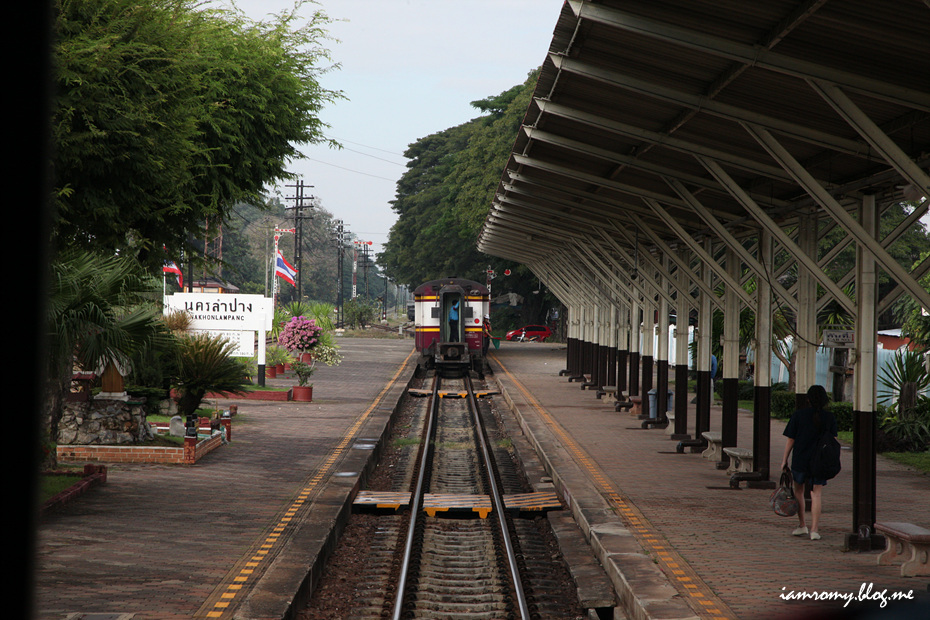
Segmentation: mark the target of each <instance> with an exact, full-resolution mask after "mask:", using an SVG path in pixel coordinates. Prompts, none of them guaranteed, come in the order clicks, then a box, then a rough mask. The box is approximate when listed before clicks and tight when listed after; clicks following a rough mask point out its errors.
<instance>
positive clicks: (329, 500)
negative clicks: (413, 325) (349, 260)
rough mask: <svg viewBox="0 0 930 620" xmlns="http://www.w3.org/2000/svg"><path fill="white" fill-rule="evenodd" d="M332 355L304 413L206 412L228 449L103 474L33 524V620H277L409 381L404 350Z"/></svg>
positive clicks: (388, 344)
mask: <svg viewBox="0 0 930 620" xmlns="http://www.w3.org/2000/svg"><path fill="white" fill-rule="evenodd" d="M340 345H341V347H342V350H341V352H342V354H343V355H344V362H343V363H342V364H341V365H340V366H337V367H332V368H330V367H326V366H322V367H321V368H320V369H319V370H318V371H317V372H316V374H315V375H314V377H313V383H314V401H313V402H312V403H297V402H274V403H268V402H262V401H254V400H252V401H249V400H244V401H239V400H237V401H218V402H219V403H220V405H221V407H222V406H223V405H224V404H226V403H229V402H236V403H237V404H238V405H239V415H238V416H237V417H236V418H235V419H234V422H233V430H232V433H233V435H232V442H230V443H229V444H228V445H226V446H223V447H222V448H220V449H218V450H216V451H214V452H212V453H211V454H209V455H207V456H206V457H205V458H204V459H202V460H201V461H200V462H198V463H197V464H196V465H195V466H190V467H183V466H175V467H172V466H160V465H113V466H110V467H109V469H108V478H107V482H106V484H104V485H101V486H99V487H96V488H95V489H94V490H92V491H91V492H90V493H87V494H85V495H84V496H82V497H81V498H80V499H79V500H78V501H76V502H73V503H72V504H70V505H68V506H66V507H64V508H62V509H60V510H58V511H57V512H55V513H53V514H51V515H49V516H47V517H46V518H44V519H43V520H42V522H41V523H40V524H39V526H38V532H37V543H36V546H37V550H36V553H37V558H36V573H35V579H36V605H35V607H36V609H37V618H38V619H40V620H53V619H54V620H61V619H63V618H68V617H75V618H85V617H86V618H88V619H90V618H98V619H101V620H102V619H103V618H107V619H108V620H112V619H114V618H116V617H117V616H114V615H112V614H119V613H122V614H134V615H127V616H125V617H127V618H128V617H132V618H134V619H135V620H174V619H182V618H183V619H189V618H194V617H197V618H207V617H216V618H225V617H230V616H229V615H228V614H229V613H230V610H232V609H236V610H237V611H236V614H237V615H236V617H240V618H280V617H282V615H283V613H284V611H285V610H286V609H287V607H288V605H289V604H290V602H291V599H292V596H293V594H294V593H295V592H296V591H297V589H298V588H300V587H302V586H303V587H305V586H306V584H303V583H302V580H303V579H304V578H305V577H306V566H308V565H309V564H312V562H313V558H314V549H318V548H319V547H320V546H321V545H323V544H325V541H326V538H327V537H328V536H329V533H330V531H331V530H332V524H333V520H334V519H335V518H336V515H337V514H338V512H339V511H340V510H341V509H342V504H341V502H342V498H343V497H344V496H346V495H347V493H348V489H349V488H351V486H352V485H353V484H355V482H356V481H357V480H358V477H359V471H360V470H361V469H362V468H364V466H365V464H366V463H367V462H368V459H369V457H370V455H371V452H372V451H371V449H370V447H371V446H372V445H373V442H370V441H365V440H366V439H369V438H377V437H380V435H381V432H382V430H383V429H384V426H385V423H386V421H387V419H388V416H389V415H390V413H391V407H392V406H393V403H395V402H396V401H397V399H398V397H399V395H400V391H402V390H403V389H404V387H405V386H406V381H407V379H409V376H410V373H411V372H412V368H411V367H409V366H408V367H407V368H406V369H405V370H404V371H403V372H401V370H402V364H403V363H404V361H405V360H406V359H407V358H408V356H409V354H410V353H411V351H412V349H413V343H412V341H411V340H379V339H346V340H341V341H340ZM411 359H412V358H411ZM414 364H415V362H414ZM395 379H397V381H396V382H394V383H393V384H392V381H394V380H395ZM275 382H279V380H275V379H269V380H268V383H269V384H270V385H271V384H273V383H275ZM291 383H292V384H293V382H291ZM386 386H388V387H391V386H392V387H391V389H390V390H388V389H387V388H386ZM356 448H358V449H356ZM344 474H346V475H344ZM311 502H312V503H314V504H315V505H316V509H315V510H314V511H313V514H311V515H308V511H307V506H309V504H310V503H311ZM72 614H77V615H74V616H72ZM81 614H87V615H86V616H84V615H81ZM90 614H111V615H105V616H103V615H96V616H95V615H90Z"/></svg>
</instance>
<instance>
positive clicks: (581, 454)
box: [490, 355, 736, 620]
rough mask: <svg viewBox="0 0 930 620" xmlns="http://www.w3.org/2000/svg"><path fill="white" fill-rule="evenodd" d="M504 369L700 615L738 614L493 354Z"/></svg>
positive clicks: (723, 618)
mask: <svg viewBox="0 0 930 620" xmlns="http://www.w3.org/2000/svg"><path fill="white" fill-rule="evenodd" d="M490 357H491V358H492V359H493V360H494V361H495V362H496V363H497V364H498V365H499V366H500V367H501V370H503V371H504V374H506V375H507V377H508V378H509V379H510V380H511V381H512V382H513V384H514V385H515V386H516V388H517V389H518V390H519V391H520V393H521V394H523V397H524V398H525V399H526V401H527V402H528V403H529V404H530V406H531V407H533V408H534V409H535V410H536V412H537V413H538V414H539V415H540V416H541V417H542V418H543V420H544V421H545V422H546V424H548V425H549V426H550V428H552V430H553V432H555V434H556V435H558V437H559V438H560V440H561V441H562V444H563V445H564V446H565V447H566V448H567V449H568V450H569V451H570V452H571V453H572V455H573V456H574V458H575V459H576V461H577V462H578V463H579V464H580V465H581V466H582V467H584V469H585V470H587V472H588V475H589V476H590V477H591V479H592V480H594V482H595V483H596V484H597V486H598V487H599V488H600V489H601V491H602V492H603V493H604V495H605V496H606V498H607V500H608V502H609V503H610V504H611V505H612V506H613V507H614V508H615V509H616V511H617V512H618V514H620V516H621V517H622V518H623V520H624V522H625V523H626V524H627V525H628V526H629V528H630V531H631V532H632V533H633V536H634V537H636V539H637V540H638V541H639V543H640V544H641V545H642V546H643V548H644V549H646V550H647V551H649V552H651V553H653V554H654V556H655V559H656V561H657V563H658V564H659V566H660V567H661V569H662V572H663V573H665V574H666V575H667V576H668V577H669V578H670V579H669V581H670V582H671V583H672V585H674V586H675V588H676V589H677V590H678V591H679V593H680V594H682V596H683V597H684V598H685V600H686V601H688V603H689V605H690V607H691V608H692V609H693V610H694V611H695V612H696V613H697V614H698V616H700V617H701V618H709V619H711V620H732V619H734V618H736V614H734V613H733V611H732V610H731V609H730V608H729V607H728V606H727V604H726V603H724V602H723V601H722V600H721V599H720V598H719V597H718V596H717V595H716V594H715V593H714V591H713V590H712V589H711V587H710V586H709V585H707V583H705V582H704V580H703V579H701V578H700V577H699V576H698V574H697V572H696V571H695V570H694V569H693V568H692V567H691V565H690V564H688V563H687V562H686V561H685V560H684V558H682V557H681V556H680V555H679V554H678V552H676V551H675V550H674V549H673V548H672V547H671V545H669V544H668V541H666V540H665V538H664V537H663V536H662V535H661V534H660V533H659V531H658V530H657V529H656V528H655V527H653V526H652V524H651V523H649V521H648V519H646V517H644V516H643V514H642V513H641V512H640V511H639V509H637V508H636V506H634V505H633V504H632V503H631V502H630V501H629V500H628V499H626V498H624V497H623V495H621V494H620V492H619V491H617V489H615V488H614V486H613V483H611V481H610V480H609V479H608V478H607V476H606V475H605V474H604V473H603V471H601V469H600V468H599V467H598V466H597V465H596V464H595V462H594V460H593V459H592V458H591V457H590V456H588V454H587V453H586V452H585V451H584V450H583V449H582V448H581V446H579V445H578V443H577V442H576V441H575V440H574V438H573V437H572V436H571V435H569V434H568V432H567V431H566V430H565V429H564V428H562V426H561V425H560V424H559V423H558V422H557V421H556V420H555V418H553V417H552V415H551V414H550V413H549V412H548V411H546V409H545V408H544V407H543V406H542V405H541V404H540V403H539V401H538V400H536V398H535V397H533V395H532V394H531V393H530V392H529V390H527V389H526V388H525V387H524V386H523V384H522V383H520V381H518V380H517V378H516V377H515V376H514V375H513V373H511V372H510V371H509V370H508V369H507V367H506V366H505V365H504V364H502V363H501V361H500V359H498V357H497V356H496V355H494V356H490Z"/></svg>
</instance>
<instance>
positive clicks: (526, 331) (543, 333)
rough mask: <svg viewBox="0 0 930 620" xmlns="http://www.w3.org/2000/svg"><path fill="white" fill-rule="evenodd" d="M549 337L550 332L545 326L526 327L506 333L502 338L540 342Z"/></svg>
mask: <svg viewBox="0 0 930 620" xmlns="http://www.w3.org/2000/svg"><path fill="white" fill-rule="evenodd" d="M550 336H552V330H551V329H549V328H548V327H546V326H545V325H527V326H525V327H521V328H519V329H514V330H511V331H509V332H507V335H506V336H504V338H506V339H507V340H535V341H538V342H542V341H544V340H545V339H546V338H549V337H550Z"/></svg>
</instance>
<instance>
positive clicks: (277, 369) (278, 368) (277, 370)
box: [274, 363, 284, 375]
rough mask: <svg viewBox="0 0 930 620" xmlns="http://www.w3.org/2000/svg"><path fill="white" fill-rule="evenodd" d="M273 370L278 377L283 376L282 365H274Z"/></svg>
mask: <svg viewBox="0 0 930 620" xmlns="http://www.w3.org/2000/svg"><path fill="white" fill-rule="evenodd" d="M274 369H275V372H277V373H278V374H279V375H283V374H284V364H283V363H281V364H277V365H275V367H274Z"/></svg>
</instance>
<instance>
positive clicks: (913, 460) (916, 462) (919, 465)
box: [882, 451, 930, 474]
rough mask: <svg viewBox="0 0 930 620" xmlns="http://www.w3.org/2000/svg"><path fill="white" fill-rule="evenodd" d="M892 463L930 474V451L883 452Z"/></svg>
mask: <svg viewBox="0 0 930 620" xmlns="http://www.w3.org/2000/svg"><path fill="white" fill-rule="evenodd" d="M882 456H887V457H888V458H890V459H891V460H892V461H895V462H897V463H901V464H903V465H908V466H909V467H913V468H915V469H917V470H919V471H922V472H923V473H925V474H930V451H927V452H883V453H882Z"/></svg>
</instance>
